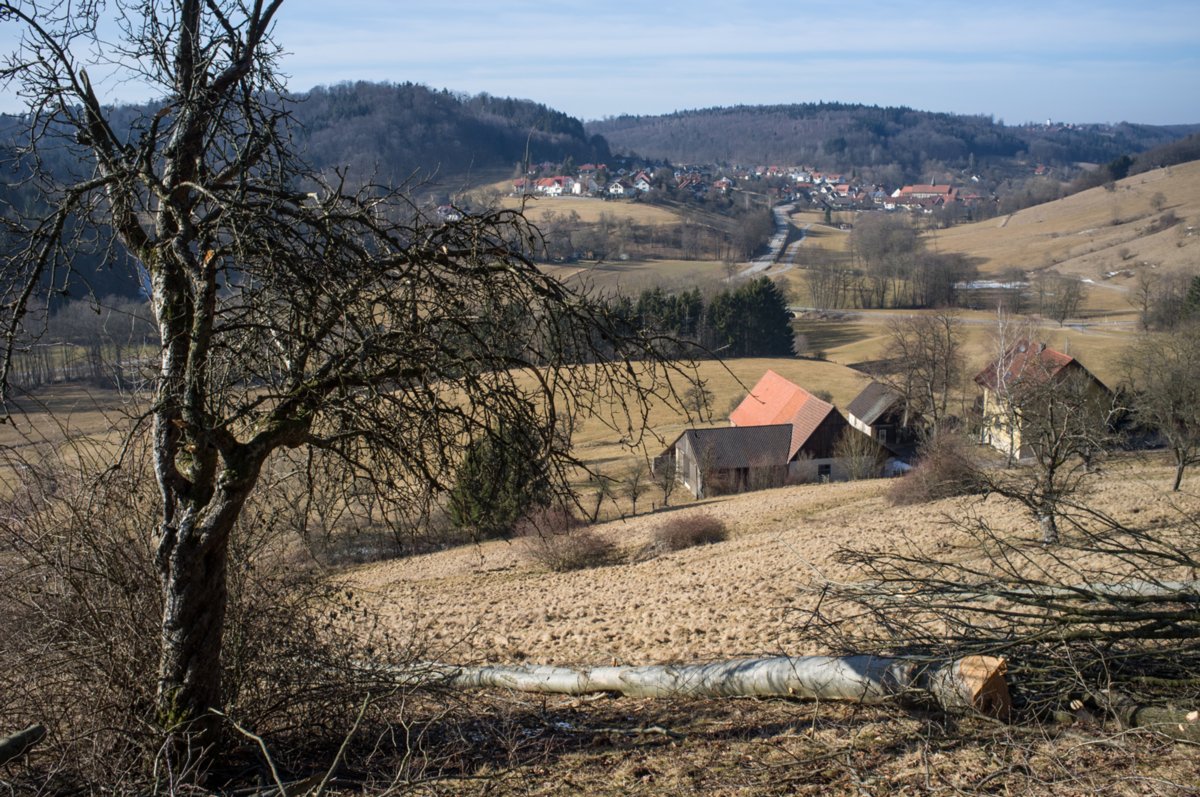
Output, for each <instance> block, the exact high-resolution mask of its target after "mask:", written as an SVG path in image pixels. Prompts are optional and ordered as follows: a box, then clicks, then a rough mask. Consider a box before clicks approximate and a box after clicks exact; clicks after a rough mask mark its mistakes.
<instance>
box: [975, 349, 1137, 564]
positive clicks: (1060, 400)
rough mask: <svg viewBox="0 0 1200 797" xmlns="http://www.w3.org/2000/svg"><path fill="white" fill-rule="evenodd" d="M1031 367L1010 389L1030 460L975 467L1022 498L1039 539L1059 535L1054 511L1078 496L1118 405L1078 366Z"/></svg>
mask: <svg viewBox="0 0 1200 797" xmlns="http://www.w3.org/2000/svg"><path fill="white" fill-rule="evenodd" d="M1036 371H1037V369H1030V372H1029V373H1027V374H1026V375H1025V379H1024V380H1023V381H1022V383H1021V384H1019V385H1015V386H1014V387H1013V388H1012V390H1011V391H1010V392H1009V395H1008V400H1009V401H1011V402H1013V404H1014V412H1015V415H1016V419H1017V420H1016V424H1017V426H1018V427H1019V430H1020V437H1019V440H1020V449H1021V450H1022V451H1023V452H1024V453H1026V454H1027V461H1028V464H1027V465H1026V466H1024V467H1019V468H1008V469H1004V470H999V471H994V470H986V469H979V470H978V471H977V482H978V483H979V484H980V486H981V489H982V490H984V491H985V492H994V493H997V494H999V495H1002V496H1004V497H1006V498H1010V499H1013V500H1015V501H1017V502H1019V503H1021V504H1023V505H1024V506H1025V507H1026V508H1027V509H1028V510H1029V511H1030V512H1031V513H1032V514H1033V516H1034V517H1035V518H1037V521H1038V524H1039V526H1040V528H1041V533H1042V542H1044V543H1046V544H1051V545H1052V544H1054V543H1057V542H1058V541H1059V531H1058V516H1059V514H1060V510H1061V508H1062V507H1063V506H1064V505H1070V503H1072V502H1074V501H1076V500H1078V496H1079V493H1080V492H1081V491H1082V490H1083V488H1084V487H1085V484H1086V480H1087V479H1088V477H1089V476H1090V475H1092V474H1093V473H1095V472H1096V470H1097V468H1098V466H1099V463H1100V462H1101V460H1102V459H1103V457H1104V454H1105V452H1106V450H1107V449H1108V448H1109V447H1110V446H1111V445H1112V444H1113V442H1114V435H1113V433H1112V428H1113V425H1114V419H1115V416H1116V415H1117V414H1118V413H1119V408H1118V407H1117V406H1116V404H1115V400H1114V397H1113V395H1112V394H1111V393H1109V392H1108V391H1107V390H1106V389H1105V388H1104V386H1103V385H1101V384H1100V383H1099V382H1097V381H1096V379H1095V378H1094V377H1092V376H1091V375H1090V374H1088V373H1087V372H1086V371H1083V370H1082V369H1079V370H1072V371H1068V372H1065V373H1060V374H1056V375H1049V374H1046V373H1040V372H1036Z"/></svg>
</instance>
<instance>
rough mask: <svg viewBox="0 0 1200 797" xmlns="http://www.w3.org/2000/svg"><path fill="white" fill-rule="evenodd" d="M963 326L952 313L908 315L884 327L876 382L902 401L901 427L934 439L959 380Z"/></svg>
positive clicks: (943, 421)
mask: <svg viewBox="0 0 1200 797" xmlns="http://www.w3.org/2000/svg"><path fill="white" fill-rule="evenodd" d="M961 337H962V333H961V321H960V320H959V318H958V316H957V315H956V314H954V313H952V312H942V311H939V312H936V313H932V314H928V315H910V316H905V317H903V318H897V319H893V320H891V321H889V322H888V342H887V347H886V348H885V349H884V358H885V360H886V362H887V367H886V369H885V370H884V372H883V373H881V374H880V380H881V381H882V382H884V383H885V384H887V385H888V386H889V387H891V388H892V389H893V390H895V391H896V392H897V393H899V394H900V396H901V397H902V398H903V400H904V423H903V425H904V426H906V427H907V426H918V427H920V428H921V429H922V430H923V432H924V434H925V436H928V437H932V436H934V435H935V434H936V433H937V431H938V430H939V429H940V428H941V427H942V425H943V424H944V423H945V422H946V421H947V419H948V418H949V415H950V398H951V396H952V395H953V394H954V393H955V391H956V390H958V389H959V386H960V385H959V383H960V381H961V379H962V369H963V356H962V351H961Z"/></svg>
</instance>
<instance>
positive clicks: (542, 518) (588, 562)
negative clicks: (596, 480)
mask: <svg viewBox="0 0 1200 797" xmlns="http://www.w3.org/2000/svg"><path fill="white" fill-rule="evenodd" d="M517 533H518V535H519V536H520V538H521V539H522V541H523V544H524V546H525V553H526V555H527V556H528V557H529V559H531V560H532V561H534V562H536V563H537V564H539V565H541V566H543V567H545V568H546V569H548V570H551V571H553V572H555V573H565V572H568V571H570V570H586V569H587V568H589V567H603V566H605V565H610V564H615V563H617V562H618V561H619V560H620V552H619V550H618V549H617V546H616V545H614V544H613V543H611V542H609V541H608V540H606V539H604V538H603V537H601V536H599V535H597V534H596V533H595V532H593V531H591V530H590V529H589V528H588V527H587V524H586V523H584V522H583V521H582V520H580V519H579V518H578V517H576V516H575V515H574V513H572V512H571V511H570V510H569V509H566V508H565V507H554V508H549V509H543V510H541V511H539V512H536V513H534V514H533V515H531V516H529V517H527V518H525V519H524V520H522V521H521V523H520V524H519V526H518V528H517Z"/></svg>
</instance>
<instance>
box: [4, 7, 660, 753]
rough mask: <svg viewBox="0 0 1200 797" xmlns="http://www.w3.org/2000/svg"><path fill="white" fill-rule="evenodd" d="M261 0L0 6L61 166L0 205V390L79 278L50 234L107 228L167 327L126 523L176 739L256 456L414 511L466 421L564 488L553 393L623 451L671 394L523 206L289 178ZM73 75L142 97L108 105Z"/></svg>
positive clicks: (40, 134)
mask: <svg viewBox="0 0 1200 797" xmlns="http://www.w3.org/2000/svg"><path fill="white" fill-rule="evenodd" d="M280 6H281V0H259V1H258V2H253V3H241V2H233V0H211V1H210V2H201V1H200V0H174V1H173V2H165V1H164V2H156V3H149V2H141V1H140V0H139V1H136V2H135V0H115V2H111V3H107V4H92V3H86V4H83V5H78V4H75V3H68V2H65V0H64V1H61V2H60V1H59V0H46V1H45V2H36V1H31V2H12V3H9V2H4V3H0V17H3V18H4V19H5V20H6V22H7V24H9V25H12V26H19V28H20V31H21V32H20V39H19V44H18V45H17V50H16V51H15V52H13V53H10V54H9V55H8V56H7V58H6V59H5V60H4V62H3V64H4V65H3V71H2V73H0V74H2V76H3V79H4V82H5V87H6V89H7V90H9V91H15V92H16V93H18V94H19V95H20V96H21V97H23V98H24V99H25V100H26V102H27V105H28V115H27V116H26V117H25V119H26V121H27V122H28V131H29V137H28V139H27V147H28V152H27V154H28V157H29V158H30V162H33V163H36V162H37V157H38V154H39V153H40V152H42V151H45V150H48V149H51V148H55V147H59V148H66V149H68V150H69V151H70V152H72V153H73V154H74V155H75V156H76V157H77V159H78V164H79V166H78V168H77V169H76V170H75V172H76V173H75V174H74V175H71V176H69V177H68V178H66V179H63V178H61V177H59V178H56V177H55V176H54V175H51V174H49V173H46V172H44V171H41V172H37V173H36V175H35V178H34V179H35V180H36V182H37V184H38V187H39V188H40V190H41V192H42V195H43V196H44V197H45V202H46V207H47V208H48V210H47V211H46V212H45V213H44V214H39V215H37V216H35V217H26V216H24V215H22V213H21V211H20V209H18V208H13V207H9V208H5V209H4V223H5V224H6V227H7V233H8V236H9V239H10V241H9V242H10V246H9V249H8V253H7V261H6V263H5V274H6V280H5V281H4V282H3V285H4V293H3V311H2V312H0V318H2V319H3V324H4V329H3V332H4V339H5V341H6V344H7V345H6V346H5V350H4V353H3V361H2V368H0V386H3V385H6V384H7V382H8V377H9V368H10V363H11V361H12V360H11V358H12V354H13V351H12V348H13V343H14V341H16V340H17V339H18V338H19V335H18V333H20V332H21V331H22V325H23V324H24V322H25V320H26V312H27V310H28V308H29V306H30V302H31V300H33V298H34V297H36V296H37V295H38V292H39V289H40V287H41V286H44V285H46V284H48V283H50V284H54V285H62V284H64V283H65V282H66V281H68V280H69V279H71V278H73V277H78V276H81V275H77V274H73V272H72V263H73V259H72V258H73V253H74V251H75V247H76V244H77V242H78V239H77V238H75V237H73V236H72V235H70V234H69V231H70V230H79V231H81V232H80V234H81V235H82V234H87V235H91V236H96V235H110V236H111V241H110V246H111V251H112V252H113V253H114V255H116V254H120V253H128V254H129V255H130V256H131V258H130V259H132V260H134V261H136V263H137V264H139V267H140V268H141V269H144V271H145V273H146V275H148V279H149V282H150V284H151V286H152V289H153V290H152V309H153V316H154V320H155V323H156V325H157V328H158V332H159V335H160V336H161V340H162V346H161V353H160V357H159V362H158V366H157V384H156V387H155V390H154V396H153V402H152V408H151V410H150V413H149V414H150V418H151V420H152V422H153V427H154V442H153V448H154V472H155V477H156V479H157V483H158V489H159V493H160V496H161V515H160V517H159V520H158V522H157V524H156V525H155V526H154V527H153V528H147V529H146V534H147V535H149V536H151V537H152V538H153V542H154V544H155V546H156V550H157V555H156V564H157V577H158V579H159V581H160V583H161V588H162V593H163V603H164V607H165V608H164V611H163V615H162V626H161V646H160V650H159V660H158V663H157V679H158V688H157V716H156V717H155V718H153V719H155V720H156V721H157V722H158V723H160V724H161V726H162V727H163V728H164V730H165V731H166V732H167V733H168V734H169V735H170V739H171V740H172V742H171V749H173V750H174V751H175V752H176V754H177V755H178V754H183V755H195V754H200V753H201V752H202V751H203V750H205V749H207V748H209V746H210V745H214V744H216V743H217V742H218V740H219V730H220V721H221V720H220V718H219V716H218V715H217V714H215V713H214V712H213V710H214V709H219V708H220V707H221V701H222V689H221V675H220V673H221V670H220V668H219V666H218V664H219V661H220V658H221V650H222V635H223V629H224V627H225V622H224V620H225V617H224V615H225V606H226V598H227V594H228V587H227V583H228V575H227V573H228V570H229V567H230V549H229V541H230V530H231V529H232V528H233V526H234V523H235V521H236V520H237V518H238V517H239V513H240V512H241V511H242V509H243V507H244V506H245V504H246V501H247V497H248V496H250V494H251V493H252V491H254V490H255V486H256V484H257V483H258V481H259V476H260V474H261V473H262V472H263V469H264V464H265V463H267V461H268V459H269V458H270V457H271V456H272V453H273V452H276V451H280V450H283V449H296V448H304V447H314V448H318V449H323V450H325V451H328V452H331V453H332V454H333V455H335V456H337V457H338V458H340V459H341V460H343V461H344V462H346V463H348V470H349V472H351V473H354V474H355V475H356V476H360V477H364V478H369V479H371V480H373V481H374V482H375V483H376V484H378V485H380V486H381V490H380V493H381V494H382V495H385V496H386V497H387V498H388V499H389V500H391V501H393V502H396V503H400V504H403V505H405V506H406V507H407V508H408V509H411V510H413V513H418V512H419V510H421V509H423V508H425V507H427V506H428V505H429V501H430V500H432V498H433V497H435V496H437V495H438V494H439V493H441V492H443V491H444V490H445V489H446V488H448V487H449V485H448V484H447V483H446V480H447V474H452V473H454V470H455V468H454V466H455V464H456V462H457V459H458V457H459V454H460V452H461V451H462V449H463V447H464V445H465V442H466V441H467V440H469V439H470V438H471V437H472V435H473V434H476V433H481V432H483V431H485V430H487V429H490V428H494V427H495V426H496V425H497V424H499V423H502V422H513V423H516V422H525V423H527V424H528V425H529V426H530V427H531V428H535V429H538V430H540V433H541V438H540V441H539V442H540V444H541V448H542V453H543V455H544V456H545V458H546V460H547V462H548V463H550V468H551V472H552V473H554V474H555V475H556V476H557V477H558V482H559V483H560V484H565V483H566V482H565V478H564V477H565V475H566V469H567V468H568V467H570V466H571V464H572V461H571V456H570V453H569V451H568V449H567V447H566V445H565V444H564V443H563V442H562V441H561V440H560V439H559V438H558V437H557V436H556V435H554V434H553V431H552V430H553V429H554V428H555V426H556V424H555V421H556V418H557V417H558V416H559V415H560V414H561V413H562V412H572V413H580V412H587V411H589V410H591V409H597V411H601V410H600V408H606V407H610V406H611V407H616V408H617V410H616V414H615V417H614V415H613V414H611V413H610V414H607V415H606V416H605V417H607V418H608V420H609V422H610V423H612V424H613V425H614V426H615V427H617V428H619V433H620V434H621V435H624V436H625V437H626V439H627V440H629V441H631V442H632V443H633V444H636V443H637V442H638V439H639V437H640V434H641V431H642V430H643V429H644V427H645V414H644V413H645V409H646V406H647V405H646V403H645V402H646V399H647V398H648V397H649V396H650V395H651V394H652V393H657V394H659V395H660V396H662V395H667V394H670V395H673V392H672V390H671V388H670V387H669V385H667V384H666V383H665V382H664V381H663V380H662V377H663V376H664V372H665V369H667V368H669V367H670V366H667V365H665V364H664V363H663V362H662V361H661V360H658V359H657V358H656V356H655V349H654V348H653V346H652V345H650V342H649V341H647V340H646V339H642V338H632V337H629V334H627V333H625V332H623V331H622V328H621V327H620V326H619V325H617V324H615V323H612V319H611V318H610V315H609V311H608V308H607V306H606V305H603V304H601V303H598V302H594V301H592V300H590V299H589V298H588V297H587V296H584V295H580V294H578V293H575V292H573V291H572V290H571V289H568V288H566V287H564V286H563V285H562V284H561V283H559V282H557V281H555V280H554V279H551V278H548V277H546V276H544V275H543V274H542V273H541V272H539V270H538V269H537V268H536V267H534V265H533V264H532V262H531V261H530V259H529V256H528V254H527V253H531V252H535V251H537V247H538V244H539V241H538V236H537V232H536V230H534V229H532V228H531V227H530V226H529V225H528V224H526V222H525V220H524V219H523V218H522V217H521V216H520V215H519V214H517V213H513V212H503V211H501V212H494V213H487V214H485V215H481V216H472V217H467V218H465V219H463V220H462V221H461V222H458V223H453V224H430V223H426V222H425V221H423V220H422V217H421V215H420V214H419V213H418V212H417V210H416V209H415V208H414V207H412V206H411V205H409V204H408V203H407V202H406V201H405V200H404V199H403V197H401V196H400V195H398V194H396V193H394V192H393V191H391V190H390V189H388V188H385V187H380V186H370V187H367V188H365V189H363V190H361V191H352V190H349V189H348V188H347V187H346V186H345V185H341V184H325V183H322V182H321V181H319V180H318V179H317V178H316V177H315V176H314V175H312V174H311V173H309V172H308V171H307V170H306V169H305V168H304V166H303V165H302V164H300V163H299V162H298V161H297V159H296V158H295V157H294V155H293V153H292V152H291V151H290V149H289V147H290V144H291V137H290V135H289V115H288V109H287V105H286V102H285V101H284V100H283V99H281V98H282V97H283V96H284V93H283V86H282V85H280V83H279V82H278V80H277V73H276V71H275V67H276V58H277V55H278V53H279V48H278V46H277V45H276V44H275V43H274V42H273V41H272V39H271V36H270V32H271V30H272V27H273V25H274V24H275V21H276V16H277V14H278V12H279V9H280ZM113 32H115V33H113ZM110 34H112V36H111V38H109V36H110ZM96 53H101V54H102V55H96ZM89 68H92V69H95V70H100V69H103V70H105V71H106V72H107V73H108V78H107V79H115V80H129V81H135V82H139V83H144V84H147V85H148V86H150V87H151V88H152V90H154V91H156V92H158V93H159V96H160V97H161V100H160V101H159V102H158V103H157V104H156V105H155V108H154V109H153V110H151V111H148V112H147V114H146V115H145V116H141V117H138V118H134V119H132V120H130V119H128V118H122V119H120V120H119V119H118V118H117V116H116V114H115V112H114V111H113V109H111V108H110V107H107V106H106V105H105V104H104V103H103V102H102V100H101V98H100V96H99V95H98V94H97V93H96V90H95V88H94V83H93V81H92V79H91V78H90V77H89ZM124 115H125V116H126V117H127V116H128V115H129V114H128V112H124ZM0 398H3V399H5V402H6V403H5V406H8V405H7V398H8V396H7V391H5V392H4V393H3V395H0ZM603 412H605V413H609V410H607V409H605V410H603ZM410 514H411V513H410ZM148 719H149V718H148Z"/></svg>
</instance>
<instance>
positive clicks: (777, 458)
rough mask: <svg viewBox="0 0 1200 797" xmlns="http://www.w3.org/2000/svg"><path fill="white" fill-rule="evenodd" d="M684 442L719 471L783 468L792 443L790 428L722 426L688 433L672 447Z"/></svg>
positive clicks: (787, 425)
mask: <svg viewBox="0 0 1200 797" xmlns="http://www.w3.org/2000/svg"><path fill="white" fill-rule="evenodd" d="M684 438H687V439H688V442H689V444H690V446H691V449H692V451H693V452H694V453H695V454H696V455H697V456H700V455H703V456H705V457H706V458H707V464H708V465H710V466H711V467H713V468H717V469H719V470H726V469H730V468H749V467H767V466H779V465H786V464H787V462H788V454H789V447H790V444H791V441H792V427H791V425H790V424H773V425H770V426H724V427H721V428H718V429H688V430H687V431H686V432H684V433H683V434H681V435H680V436H679V437H677V438H676V439H675V442H674V443H672V444H671V448H670V449H668V451H670V450H671V449H674V448H675V447H676V446H677V445H679V441H680V440H682V439H684Z"/></svg>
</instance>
